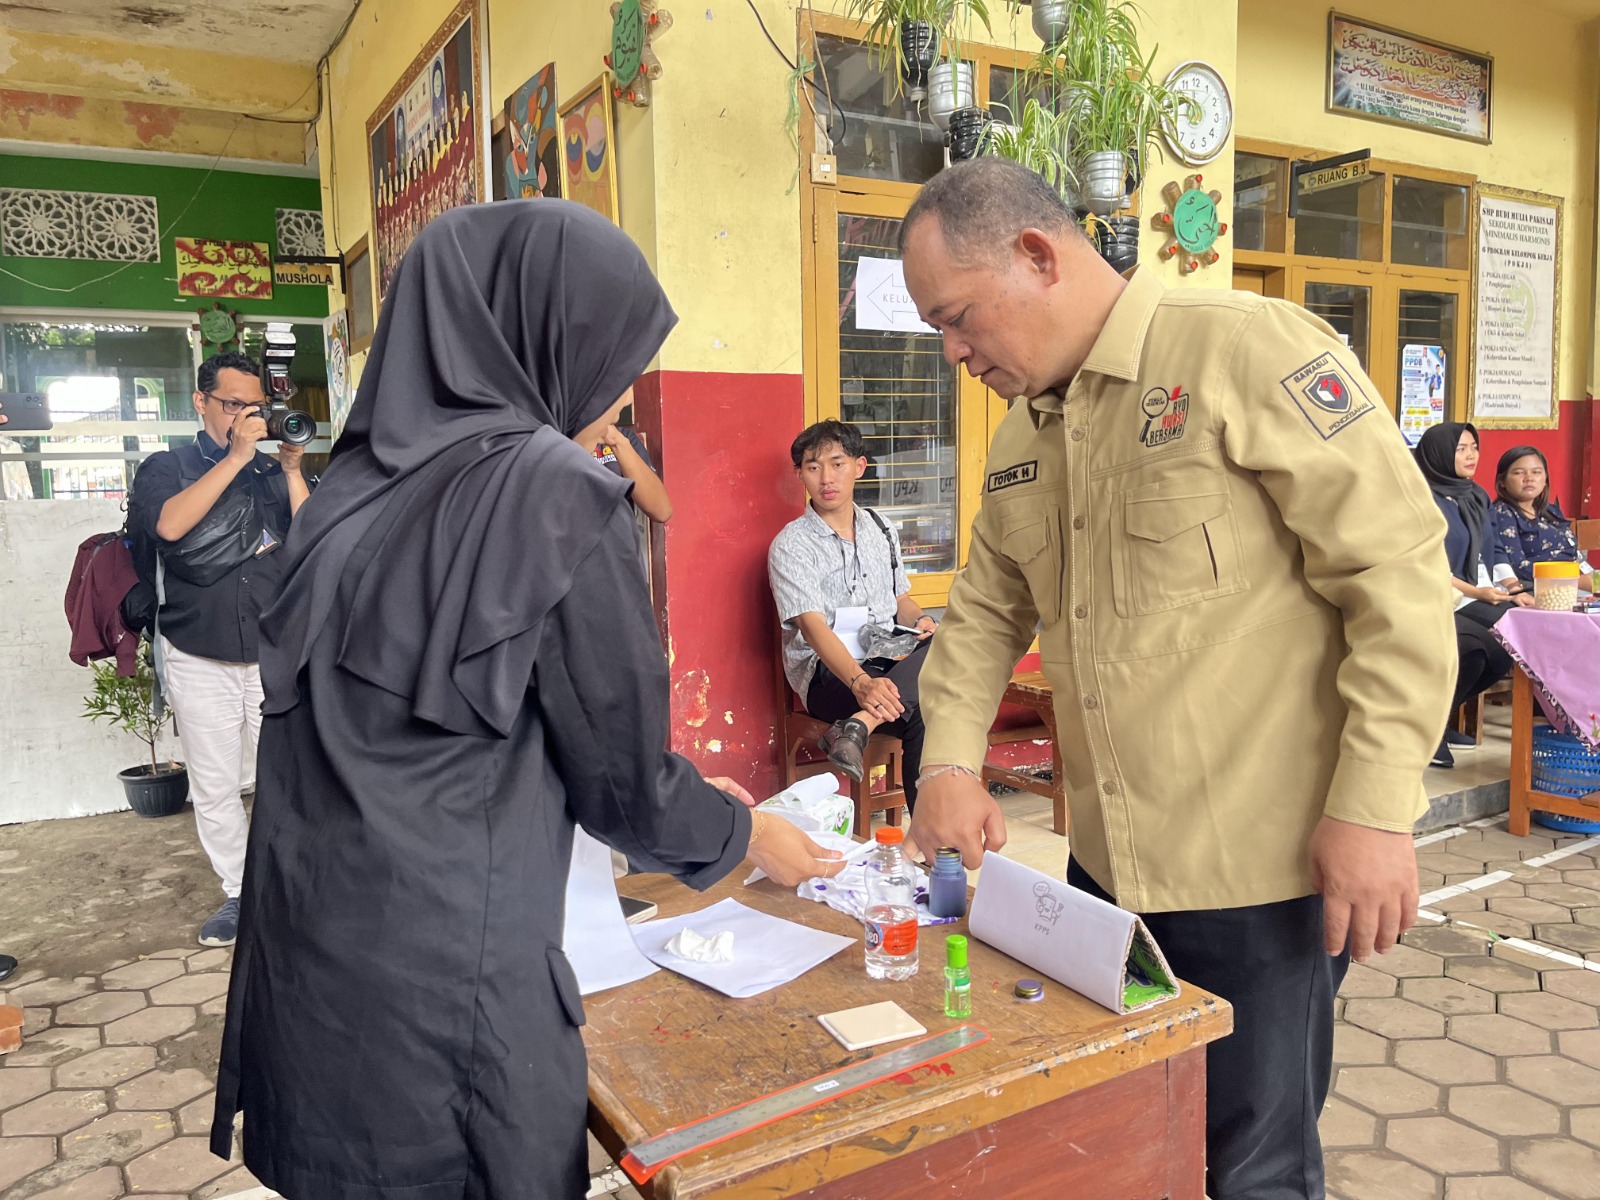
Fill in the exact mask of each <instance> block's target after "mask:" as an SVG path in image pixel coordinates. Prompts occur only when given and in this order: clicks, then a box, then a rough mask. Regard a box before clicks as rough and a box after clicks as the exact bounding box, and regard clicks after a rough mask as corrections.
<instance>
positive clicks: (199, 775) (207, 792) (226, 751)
mask: <svg viewBox="0 0 1600 1200" xmlns="http://www.w3.org/2000/svg"><path fill="white" fill-rule="evenodd" d="M161 642H162V653H163V654H164V655H165V656H166V674H167V685H166V686H167V703H169V704H170V705H172V711H173V712H174V713H175V714H177V718H178V736H179V738H180V739H182V741H183V757H184V761H185V762H187V763H188V765H189V798H190V799H191V800H192V801H193V802H194V823H195V826H196V828H197V829H198V830H199V833H200V845H201V846H203V847H204V848H205V852H206V855H207V857H209V858H210V859H211V868H212V870H214V871H216V873H217V877H218V878H219V879H221V880H222V891H223V894H224V895H226V896H237V895H238V894H239V891H240V889H241V887H242V885H243V883H244V852H245V844H246V842H247V841H248V840H249V835H250V825H249V821H248V819H247V818H246V817H245V812H244V802H243V801H241V800H240V799H239V791H240V788H241V787H242V786H243V785H245V784H248V783H250V782H251V781H253V780H254V779H255V777H256V743H257V742H258V741H259V740H260V738H261V668H260V667H258V666H257V665H256V664H255V663H230V662H218V661H217V660H216V659H213V658H199V657H197V656H195V655H193V654H185V653H184V652H183V651H182V650H179V649H178V648H177V647H176V646H174V645H173V644H172V643H171V642H169V641H167V639H166V638H162V639H161Z"/></svg>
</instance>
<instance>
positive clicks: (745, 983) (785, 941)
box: [633, 900, 856, 999]
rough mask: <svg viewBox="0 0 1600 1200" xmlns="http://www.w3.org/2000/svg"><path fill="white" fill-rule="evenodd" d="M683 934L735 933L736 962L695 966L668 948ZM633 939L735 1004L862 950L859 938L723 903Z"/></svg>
mask: <svg viewBox="0 0 1600 1200" xmlns="http://www.w3.org/2000/svg"><path fill="white" fill-rule="evenodd" d="M680 929H693V930H694V931H695V932H696V933H698V934H700V936H701V937H713V936H715V935H716V934H718V933H721V932H723V931H724V930H728V931H731V932H732V933H733V947H734V949H733V961H732V962H725V963H705V962H689V961H687V960H686V959H682V958H678V957H676V956H674V955H672V954H669V953H668V952H667V950H666V945H667V942H669V941H670V940H671V939H672V938H673V936H674V935H675V934H677V932H678V931H679V930H680ZM633 937H634V940H635V941H636V942H637V943H638V946H639V949H640V950H642V951H643V952H644V954H645V956H646V957H647V958H649V959H650V960H651V961H652V962H655V963H657V964H659V965H660V966H663V967H666V968H667V969H668V970H671V971H675V972H677V973H678V974H679V975H684V976H687V977H688V978H690V979H693V980H694V981H695V982H697V983H703V984H705V985H706V986H707V987H709V988H712V989H714V990H716V991H719V992H721V993H722V994H723V995H724V996H732V997H734V998H735V999H744V998H745V997H747V996H759V995H760V994H761V993H762V992H766V991H770V990H771V989H773V988H775V987H778V986H780V985H781V984H785V983H789V982H790V981H792V980H795V979H798V978H800V976H802V975H804V974H805V973H806V972H807V971H809V970H810V969H811V968H812V967H814V966H816V965H817V964H818V963H822V962H826V961H827V960H828V959H830V958H832V957H833V956H834V955H835V954H837V953H839V951H841V950H843V949H845V948H846V947H848V946H854V945H855V944H856V939H855V938H847V937H841V936H839V935H838V934H836V933H824V932H822V931H821V930H820V929H811V928H809V927H808V926H805V925H798V924H796V923H795V922H793V921H785V920H783V919H782V918H781V917H770V916H768V915H767V914H766V913H763V912H757V911H756V910H755V909H753V908H746V907H745V906H744V905H743V904H740V903H739V902H738V901H737V900H723V901H720V902H718V903H716V904H713V905H712V906H711V907H710V908H702V909H701V910H700V911H699V912H692V913H687V914H685V915H684V916H681V917H666V918H663V919H662V920H659V921H646V922H645V923H644V924H643V925H635V926H634V927H633Z"/></svg>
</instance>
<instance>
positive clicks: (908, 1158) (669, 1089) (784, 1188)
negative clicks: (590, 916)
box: [584, 871, 1233, 1200]
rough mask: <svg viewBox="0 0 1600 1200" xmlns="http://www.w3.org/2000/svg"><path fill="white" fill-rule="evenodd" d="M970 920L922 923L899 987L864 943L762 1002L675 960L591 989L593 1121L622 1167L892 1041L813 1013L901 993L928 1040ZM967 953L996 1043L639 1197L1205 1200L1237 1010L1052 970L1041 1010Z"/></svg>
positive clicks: (669, 1179)
mask: <svg viewBox="0 0 1600 1200" xmlns="http://www.w3.org/2000/svg"><path fill="white" fill-rule="evenodd" d="M743 874H744V872H743V871H740V872H738V873H736V878H742V877H743ZM620 885H621V890H622V891H623V893H624V894H626V895H630V896H639V897H642V898H645V899H649V900H652V901H654V902H655V903H656V904H658V905H659V906H660V908H661V915H662V916H674V915H677V914H679V913H682V912H687V911H689V910H691V909H695V908H700V907H703V906H705V905H707V904H710V903H714V902H715V901H717V900H719V899H722V898H723V897H726V896H732V897H734V898H735V899H737V900H738V901H739V902H740V903H742V904H745V905H748V906H749V907H751V908H756V909H760V910H762V911H764V912H768V913H771V914H773V915H775V916H782V917H786V918H788V919H791V920H796V921H801V922H804V923H805V924H808V925H812V926H815V927H817V928H821V929H827V930H830V931H832V932H836V933H843V934H848V935H850V936H853V937H857V938H859V936H860V925H859V923H857V922H855V921H853V920H851V919H850V918H848V917H845V916H844V915H842V914H840V913H837V912H834V911H833V910H832V909H830V908H827V907H826V906H824V905H820V904H812V903H810V902H809V901H805V900H801V899H799V898H798V897H796V896H795V895H794V893H793V892H792V891H790V890H789V889H787V888H779V887H777V886H776V885H775V884H773V883H771V882H770V881H763V882H762V883H760V884H758V885H756V886H755V887H751V888H744V887H741V886H739V884H738V883H737V882H727V881H725V882H724V883H722V884H721V885H719V886H717V887H715V888H713V889H711V890H710V891H709V892H707V893H705V894H704V895H703V896H699V895H696V894H694V893H693V892H691V891H689V890H688V889H686V888H684V887H682V886H681V885H679V884H677V883H676V882H674V881H673V880H670V879H667V878H666V877H664V876H634V877H631V878H628V879H625V880H622V881H620ZM965 932H966V925H965V922H959V923H956V924H953V925H942V926H937V927H934V929H933V931H932V932H931V933H930V932H929V931H928V930H924V931H923V934H924V936H923V942H922V969H921V972H920V973H919V974H918V975H917V976H916V978H915V979H912V980H910V981H908V982H905V983H887V982H878V981H874V980H870V979H868V978H867V976H866V973H865V971H864V970H863V968H862V951H861V950H860V949H859V948H857V949H853V950H845V951H843V952H841V953H840V954H837V955H835V956H834V957H833V958H831V959H829V960H828V961H827V962H826V963H823V964H822V965H821V966H819V967H816V968H814V969H813V970H811V971H808V972H807V973H806V974H805V975H802V976H801V977H800V978H799V979H798V980H796V981H794V982H793V983H791V984H789V985H788V986H786V987H781V988H776V989H774V990H772V991H770V992H767V993H765V994H764V995H761V996H756V997H753V998H751V999H748V1000H730V999H728V998H727V997H725V996H722V995H720V994H719V993H716V992H713V991H711V990H710V989H708V988H704V987H701V986H700V985H699V984H696V983H693V982H691V981H689V980H688V979H685V978H683V977H682V976H680V975H676V974H674V973H673V972H670V971H660V972H657V973H656V974H654V975H652V976H650V978H648V979H644V980H640V981H639V982H638V983H634V984H629V985H627V986H626V987H621V988H616V989H613V990H611V991H608V992H602V993H600V994H599V995H596V996H591V997H589V999H588V1000H587V1001H586V1002H585V1008H586V1009H587V1012H588V1025H587V1026H586V1028H585V1029H584V1041H585V1042H586V1043H587V1045H588V1048H589V1128H590V1129H591V1130H592V1131H593V1132H594V1134H595V1136H596V1137H597V1138H598V1139H599V1140H600V1142H601V1144H602V1145H604V1146H605V1148H606V1149H607V1150H608V1151H609V1152H610V1153H611V1155H612V1156H613V1157H614V1158H616V1159H618V1160H619V1161H620V1159H621V1157H622V1154H623V1151H624V1148H625V1147H626V1146H627V1145H628V1144H630V1143H632V1142H636V1141H640V1140H643V1139H644V1138H646V1137H650V1136H653V1135H655V1134H659V1133H663V1132H665V1131H667V1130H669V1129H672V1128H675V1127H677V1126H679V1125H683V1124H685V1123H687V1122H689V1121H693V1120H696V1119H698V1118H700V1117H703V1116H707V1115H709V1114H711V1113H713V1112H717V1111H720V1110H722V1109H725V1108H729V1107H731V1106H733V1105H736V1104H740V1103H742V1102H744V1101H746V1100H751V1099H754V1098H756V1097H757V1096H761V1095H764V1094H766V1093H768V1092H772V1091H775V1090H777V1089H779V1088H782V1087H785V1086H788V1085H790V1084H794V1083H798V1082H800V1081H802V1080H805V1079H809V1078H813V1077H815V1076H817V1075H821V1074H825V1073H827V1072H828V1071H831V1070H834V1069H836V1068H838V1067H841V1066H844V1065H847V1064H849V1063H852V1062H856V1061H858V1060H860V1059H862V1058H866V1057H870V1056H871V1055H873V1054H875V1053H880V1052H882V1050H883V1049H885V1048H883V1047H880V1048H878V1049H876V1050H863V1051H857V1052H850V1051H847V1050H845V1049H844V1048H843V1047H841V1046H840V1045H839V1043H838V1042H836V1041H834V1040H833V1038H832V1037H830V1036H829V1035H828V1034H827V1033H826V1032H825V1031H824V1030H823V1028H822V1026H821V1025H820V1024H818V1023H817V1019H816V1018H817V1014H819V1013H825V1012H831V1011H834V1010H837V1009H841V1008H850V1007H853V1006H855V1005H858V1004H869V1003H872V1002H874V1001H878V1000H889V999H892V1000H895V1001H896V1002H898V1003H899V1004H900V1005H901V1007H903V1008H904V1009H906V1010H907V1011H908V1012H909V1013H911V1015H912V1016H914V1017H915V1018H916V1019H917V1020H918V1021H920V1022H921V1023H922V1024H923V1025H925V1026H927V1028H928V1032H929V1033H930V1034H931V1033H938V1032H941V1031H943V1030H945V1029H949V1028H951V1027H953V1026H955V1025H958V1024H962V1023H963V1022H959V1021H953V1020H950V1019H948V1018H946V1017H945V1016H944V938H945V935H946V934H949V933H965ZM735 950H736V951H737V947H736V948H735ZM970 955H971V960H970V964H971V970H972V991H973V1013H972V1017H971V1018H970V1019H969V1021H968V1022H966V1023H970V1024H974V1025H979V1026H982V1027H983V1028H985V1029H987V1030H988V1031H989V1033H990V1035H991V1036H990V1040H989V1041H988V1042H986V1043H984V1044H983V1045H981V1046H976V1047H973V1048H971V1049H968V1050H963V1051H961V1052H960V1053H958V1054H955V1055H953V1056H951V1057H950V1058H948V1059H945V1060H943V1061H941V1062H937V1063H933V1064H930V1065H929V1066H927V1067H923V1068H919V1069H917V1070H916V1071H914V1072H911V1073H910V1074H909V1075H906V1076H901V1077H897V1078H895V1079H893V1080H890V1081H888V1082H885V1083H882V1084H879V1085H876V1086H874V1087H870V1088H866V1089H864V1090H862V1091H859V1092H856V1093H853V1094H851V1095H848V1096H843V1097H840V1098H839V1099H838V1100H837V1101H835V1102H833V1103H830V1104H825V1105H822V1106H821V1107H819V1108H814V1109H812V1110H810V1111H809V1112H805V1113H800V1114H797V1115H795V1116H792V1117H788V1118H786V1119H784V1120H782V1121H779V1122H777V1123H776V1124H773V1125H770V1126H768V1127H767V1128H765V1129H760V1130H757V1131H754V1132H752V1133H748V1134H745V1135H743V1136H741V1137H738V1138H735V1139H733V1140H731V1141H727V1142H723V1143H722V1144H721V1145H717V1146H712V1147H710V1148H708V1149H705V1150H702V1151H699V1152H698V1153H696V1154H692V1155H689V1156H688V1157H686V1158H682V1159H679V1160H678V1161H677V1162H675V1163H671V1164H669V1165H667V1166H666V1167H664V1168H663V1169H662V1171H661V1172H660V1173H659V1174H658V1175H656V1176H655V1177H654V1178H653V1179H652V1180H650V1181H649V1182H647V1183H645V1184H643V1185H642V1186H641V1187H640V1189H639V1190H640V1191H641V1192H642V1193H643V1194H644V1195H645V1196H646V1197H649V1198H650V1200H690V1198H698V1197H704V1196H712V1195H715V1196H717V1197H719V1200H748V1198H754V1197H762V1198H763V1200H775V1198H776V1197H784V1196H806V1197H811V1198H813V1200H847V1198H853V1200H902V1198H903V1200H910V1198H912V1197H916V1198H917V1200H924V1198H925V1197H926V1196H928V1195H930V1194H932V1191H935V1190H936V1191H937V1194H938V1195H940V1196H949V1197H970V1198H972V1200H997V1198H1000V1197H1004V1198H1005V1200H1029V1198H1034V1197H1037V1198H1038V1200H1059V1198H1060V1197H1063V1196H1071V1197H1073V1200H1157V1198H1159V1197H1170V1198H1171V1200H1202V1197H1203V1195H1204V1190H1203V1189H1204V1161H1205V1145H1204V1134H1205V1044H1206V1043H1207V1042H1210V1041H1214V1040H1215V1039H1217V1038H1220V1037H1223V1036H1225V1035H1226V1034H1227V1033H1229V1032H1230V1031H1231V1029H1232V1027H1233V1016H1232V1012H1231V1010H1230V1009H1229V1008H1228V1006H1227V1004H1226V1003H1225V1002H1224V1001H1222V1000H1220V999H1218V998H1216V997H1214V996H1211V995H1210V994H1208V993H1206V992H1202V991H1200V990H1198V989H1196V988H1192V987H1190V986H1188V985H1185V986H1184V989H1183V994H1182V995H1181V996H1180V997H1179V998H1178V999H1177V1000H1175V1001H1173V1002H1171V1003H1169V1004H1166V1005H1163V1006H1161V1007H1159V1008H1156V1009H1151V1010H1148V1011H1145V1012H1141V1013H1137V1014H1134V1015H1133V1016H1131V1017H1119V1016H1116V1015H1114V1014H1112V1013H1110V1012H1108V1011H1106V1010H1105V1009H1103V1008H1101V1007H1099V1006H1098V1005H1096V1004H1093V1003H1091V1002H1090V1001H1088V1000H1085V999H1084V998H1083V997H1082V996H1079V995H1077V994H1076V993H1074V992H1071V991H1069V990H1068V989H1067V988H1065V987H1062V986H1060V985H1059V984H1056V983H1051V982H1047V985H1046V994H1045V997H1044V999H1043V1000H1040V1001H1037V1002H1033V1003H1029V1002H1026V1001H1020V1000H1016V999H1014V998H1012V996H1011V989H1012V986H1013V984H1014V983H1015V982H1016V980H1017V979H1019V978H1022V977H1024V976H1032V975H1033V974H1034V972H1032V971H1030V970H1029V969H1028V968H1026V967H1024V966H1022V965H1021V964H1020V963H1018V962H1016V961H1014V960H1012V959H1010V958H1007V957H1006V956H1005V955H1003V954H1000V953H999V952H998V951H996V950H993V949H991V948H990V947H989V946H986V945H984V944H983V943H981V942H977V941H974V942H972V943H971V947H970ZM935 1181H936V1182H937V1187H936V1188H934V1183H935Z"/></svg>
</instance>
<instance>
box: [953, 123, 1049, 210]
mask: <svg viewBox="0 0 1600 1200" xmlns="http://www.w3.org/2000/svg"><path fill="white" fill-rule="evenodd" d="M1069 120H1070V119H1069V117H1067V116H1065V115H1063V114H1061V113H1058V112H1055V111H1053V110H1051V109H1049V108H1046V107H1045V106H1044V105H1042V104H1040V103H1039V101H1038V100H1037V99H1032V98H1030V99H1029V100H1028V101H1027V102H1026V103H1025V104H1023V106H1022V114H1021V115H1020V116H1019V117H1018V118H1017V123H1016V124H1015V125H1003V124H1001V123H1000V122H998V121H997V122H995V123H994V124H993V125H991V126H990V128H989V131H988V134H987V135H986V136H985V137H984V139H983V145H982V150H981V153H984V154H993V155H995V156H996V157H998V158H1009V159H1010V160H1011V161H1012V162H1014V163H1021V164H1022V165H1023V166H1025V167H1027V168H1028V169H1029V170H1030V171H1037V172H1038V173H1039V174H1040V175H1042V176H1043V177H1044V181H1045V182H1046V183H1048V184H1049V185H1050V186H1051V187H1053V188H1055V189H1056V191H1057V192H1059V193H1060V194H1061V198H1062V200H1064V201H1065V202H1066V204H1067V207H1068V208H1073V209H1076V208H1077V207H1078V194H1077V185H1078V180H1077V174H1076V173H1075V172H1074V170H1073V167H1072V161H1071V157H1070V145H1071V144H1070V141H1069ZM951 157H952V158H953V157H955V152H954V150H953V149H952V151H951Z"/></svg>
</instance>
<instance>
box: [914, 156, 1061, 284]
mask: <svg viewBox="0 0 1600 1200" xmlns="http://www.w3.org/2000/svg"><path fill="white" fill-rule="evenodd" d="M928 216H933V217H937V218H938V219H939V231H940V232H941V233H943V234H944V241H945V245H946V246H948V247H950V251H951V253H952V254H954V255H956V257H958V258H960V259H963V260H966V261H972V260H980V261H997V260H999V259H1000V258H1002V257H1004V256H1005V255H1006V254H1007V253H1008V251H1009V249H1010V247H1011V245H1012V244H1013V243H1014V242H1015V241H1016V239H1017V235H1018V234H1020V233H1021V232H1022V231H1023V230H1024V229H1038V230H1041V231H1043V232H1044V233H1048V234H1052V235H1055V236H1061V235H1062V234H1065V233H1067V232H1068V231H1072V232H1076V233H1080V234H1081V232H1082V231H1081V230H1079V229H1078V223H1077V221H1076V220H1074V219H1073V214H1072V210H1071V209H1070V208H1068V207H1067V205H1066V202H1065V201H1063V200H1062V199H1061V196H1060V194H1059V193H1058V192H1057V191H1056V190H1055V189H1054V188H1053V187H1051V186H1050V185H1049V184H1048V183H1046V182H1045V180H1044V177H1043V176H1042V175H1040V174H1039V173H1038V172H1037V171H1034V170H1031V169H1029V168H1028V167H1025V166H1023V165H1022V164H1021V163H1015V162H1012V161H1011V160H1010V159H1008V158H995V157H992V156H985V157H983V158H973V159H968V160H966V161H965V162H958V163H953V164H952V165H950V166H948V167H946V168H945V169H944V170H943V171H940V172H939V173H938V174H937V175H935V176H934V177H933V178H932V179H931V180H929V181H928V182H927V183H926V184H925V185H924V186H923V188H922V191H921V192H920V193H918V195H917V198H916V200H915V202H913V204H912V205H911V208H910V210H909V211H908V212H907V213H906V216H905V220H904V221H902V222H901V224H900V253H901V255H902V256H903V255H904V254H905V250H906V238H907V237H908V236H909V235H910V233H911V227H912V226H913V225H915V224H916V223H917V222H918V221H919V220H921V219H922V218H923V217H928Z"/></svg>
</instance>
